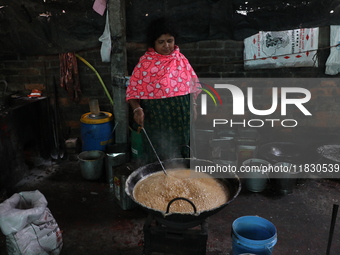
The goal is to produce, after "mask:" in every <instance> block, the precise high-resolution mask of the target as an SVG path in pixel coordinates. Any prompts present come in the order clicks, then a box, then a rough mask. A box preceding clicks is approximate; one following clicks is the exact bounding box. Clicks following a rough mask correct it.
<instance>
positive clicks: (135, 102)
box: [128, 99, 144, 127]
mask: <svg viewBox="0 0 340 255" xmlns="http://www.w3.org/2000/svg"><path fill="white" fill-rule="evenodd" d="M128 102H129V104H130V106H131V108H132V114H133V119H134V121H136V123H137V124H138V125H140V126H141V127H144V111H143V108H142V107H140V102H139V99H130V100H129V101H128Z"/></svg>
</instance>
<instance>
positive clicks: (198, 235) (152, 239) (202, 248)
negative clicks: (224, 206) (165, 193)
mask: <svg viewBox="0 0 340 255" xmlns="http://www.w3.org/2000/svg"><path fill="white" fill-rule="evenodd" d="M143 232H144V254H145V255H151V254H153V253H154V252H157V253H164V254H176V255H205V254H206V246H207V240H208V222H207V219H205V220H204V221H201V222H197V223H196V224H190V225H188V224H181V223H172V222H164V221H163V220H162V219H160V218H156V217H155V216H153V215H151V214H149V215H148V217H147V219H146V221H145V223H144V227H143Z"/></svg>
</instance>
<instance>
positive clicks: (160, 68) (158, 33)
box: [126, 18, 199, 163]
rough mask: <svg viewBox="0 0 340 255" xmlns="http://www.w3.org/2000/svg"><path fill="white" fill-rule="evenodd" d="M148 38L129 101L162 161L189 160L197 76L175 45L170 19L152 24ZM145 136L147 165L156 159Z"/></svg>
mask: <svg viewBox="0 0 340 255" xmlns="http://www.w3.org/2000/svg"><path fill="white" fill-rule="evenodd" d="M147 37H148V50H147V51H146V52H145V54H144V55H143V56H142V57H141V58H140V59H139V62H138V64H137V65H136V67H135V68H134V70H133V73H132V75H131V77H130V82H129V85H128V87H127V91H126V100H127V101H128V103H129V104H130V106H131V108H132V113H133V119H134V121H135V122H136V123H137V124H138V125H139V126H140V127H143V128H145V130H146V131H147V134H148V135H149V138H150V140H151V142H152V144H153V145H154V147H155V150H156V152H157V154H158V155H159V158H160V159H161V160H165V159H170V158H173V157H174V156H180V157H189V156H190V151H189V150H188V148H187V147H185V146H188V145H190V123H191V117H190V116H191V114H190V108H191V107H190V106H193V109H194V115H196V103H195V100H196V97H197V94H198V93H199V89H198V85H199V83H198V78H197V75H196V73H195V72H194V70H193V68H192V67H191V65H190V63H189V61H188V60H187V58H186V57H185V56H184V55H183V54H182V53H180V50H179V47H178V46H177V45H176V44H175V41H176V37H177V33H176V32H175V30H174V29H173V28H172V26H171V24H170V23H169V22H168V21H167V20H165V19H163V18H162V19H158V20H156V21H154V22H152V23H151V25H150V27H149V29H148V34H147ZM142 135H143V150H144V153H145V156H146V158H145V161H144V163H151V162H154V161H156V160H157V158H156V156H155V154H154V152H153V150H152V148H151V146H150V144H149V142H148V141H147V139H146V137H145V136H144V134H142ZM176 152H177V153H180V154H177V155H175V153H176Z"/></svg>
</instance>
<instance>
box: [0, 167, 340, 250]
mask: <svg viewBox="0 0 340 255" xmlns="http://www.w3.org/2000/svg"><path fill="white" fill-rule="evenodd" d="M33 190H39V191H40V192H41V193H42V194H43V195H44V196H45V197H46V199H47V201H48V208H49V209H50V210H51V212H52V214H53V216H54V218H55V219H56V221H57V223H58V225H59V227H60V228H61V230H62V237H63V248H62V251H61V253H60V254H62V255H78V254H79V255H80V254H81V255H84V254H85V255H87V254H98V255H106V254H114V255H119V254H122V255H138V254H143V243H144V237H143V225H144V223H145V220H146V217H147V213H146V212H145V211H144V210H143V209H141V208H139V207H135V208H133V209H130V210H122V208H121V207H120V205H119V204H118V203H117V200H116V199H115V197H114V194H113V192H112V189H110V186H109V184H107V183H106V181H105V179H104V178H102V179H100V180H98V181H88V180H85V179H84V178H83V177H82V175H81V171H80V167H79V164H78V163H77V162H76V161H62V162H60V163H59V164H56V163H55V162H49V163H45V164H43V165H41V166H40V167H38V168H37V169H34V170H32V171H31V175H30V176H27V177H26V178H25V179H24V180H23V181H22V182H21V183H20V184H19V185H18V186H17V187H16V188H15V189H13V191H10V192H9V193H8V194H7V195H4V196H5V197H2V198H0V202H3V201H4V200H5V199H7V198H8V197H9V196H10V195H11V194H13V193H16V192H21V191H33ZM339 199H340V182H339V181H338V180H330V179H299V180H298V182H297V184H296V186H295V188H294V191H293V193H292V194H289V195H280V194H278V193H277V192H276V190H275V186H274V185H273V182H271V183H269V184H268V186H267V188H266V190H265V191H263V192H260V193H252V192H250V191H247V190H246V189H244V188H243V189H242V191H241V192H240V194H239V195H238V197H237V198H236V199H235V200H234V201H233V202H232V203H230V204H229V205H228V206H226V207H225V208H224V209H223V210H222V211H220V212H218V213H216V214H215V215H213V216H211V217H209V218H208V219H207V222H208V241H207V248H206V254H207V255H222V254H223V255H228V254H231V248H232V238H231V225H232V223H233V221H234V220H236V219H237V218H239V217H241V216H244V215H258V216H261V217H263V218H265V219H267V220H269V221H271V222H272V223H273V224H274V225H275V227H276V229H277V244H276V245H275V246H274V248H273V254H274V255H292V254H301V255H307V254H326V250H327V244H328V240H329V231H330V225H331V217H332V208H333V205H334V204H339ZM5 240H6V237H5V236H4V235H2V234H0V254H1V255H5V254H7V252H6V242H5ZM169 252H170V251H169ZM339 253H340V220H339V219H338V220H337V222H336V225H335V229H334V236H333V242H332V246H331V252H330V254H333V255H337V254H339Z"/></svg>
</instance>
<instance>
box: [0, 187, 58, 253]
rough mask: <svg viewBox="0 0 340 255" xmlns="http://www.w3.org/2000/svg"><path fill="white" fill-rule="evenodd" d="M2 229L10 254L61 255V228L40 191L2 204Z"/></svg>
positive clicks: (19, 196) (17, 195)
mask: <svg viewBox="0 0 340 255" xmlns="http://www.w3.org/2000/svg"><path fill="white" fill-rule="evenodd" d="M0 228H1V231H2V233H3V234H4V235H5V236H6V244H7V247H6V248H7V252H8V254H11V255H47V254H49V255H58V254H59V253H60V251H61V249H62V246H63V241H62V234H61V230H60V229H59V226H58V224H57V222H56V220H55V219H54V217H53V215H52V214H51V211H50V210H49V209H48V208H47V201H46V198H45V197H44V195H43V194H42V193H40V191H38V190H36V191H26V192H20V193H16V194H14V195H13V196H11V197H10V198H8V199H7V200H5V201H4V202H3V203H1V204H0Z"/></svg>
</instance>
